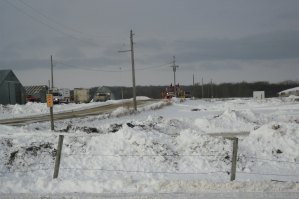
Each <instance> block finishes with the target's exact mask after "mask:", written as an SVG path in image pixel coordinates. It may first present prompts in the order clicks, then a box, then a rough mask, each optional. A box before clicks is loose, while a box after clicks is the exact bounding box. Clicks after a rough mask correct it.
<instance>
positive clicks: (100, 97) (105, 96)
mask: <svg viewBox="0 0 299 199" xmlns="http://www.w3.org/2000/svg"><path fill="white" fill-rule="evenodd" d="M110 96H111V94H110V93H96V95H95V96H94V98H93V100H94V101H95V102H105V101H107V100H110V99H111V98H110Z"/></svg>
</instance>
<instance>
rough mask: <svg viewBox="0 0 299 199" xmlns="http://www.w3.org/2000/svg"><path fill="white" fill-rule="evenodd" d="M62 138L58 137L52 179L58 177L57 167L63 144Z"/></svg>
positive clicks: (61, 136)
mask: <svg viewBox="0 0 299 199" xmlns="http://www.w3.org/2000/svg"><path fill="white" fill-rule="evenodd" d="M63 138H64V136H63V135H59V140H58V146H57V152H56V159H55V167H54V175H53V178H57V177H58V173H59V166H60V159H61V151H62V144H63Z"/></svg>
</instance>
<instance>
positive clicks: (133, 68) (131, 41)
mask: <svg viewBox="0 0 299 199" xmlns="http://www.w3.org/2000/svg"><path fill="white" fill-rule="evenodd" d="M133 35H134V34H133V31H132V30H131V31H130V44H131V49H130V50H120V51H118V52H119V53H123V52H131V62H132V81H133V104H134V110H135V111H137V102H136V85H135V64H134V42H133Z"/></svg>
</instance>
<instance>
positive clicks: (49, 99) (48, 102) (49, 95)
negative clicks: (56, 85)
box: [47, 94, 53, 107]
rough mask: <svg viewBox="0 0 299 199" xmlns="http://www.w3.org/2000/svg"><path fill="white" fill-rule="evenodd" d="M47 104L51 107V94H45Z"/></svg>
mask: <svg viewBox="0 0 299 199" xmlns="http://www.w3.org/2000/svg"><path fill="white" fill-rule="evenodd" d="M47 106H48V107H53V95H52V94H47Z"/></svg>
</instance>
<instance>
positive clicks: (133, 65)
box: [130, 30, 137, 111]
mask: <svg viewBox="0 0 299 199" xmlns="http://www.w3.org/2000/svg"><path fill="white" fill-rule="evenodd" d="M130 41H131V62H132V80H133V103H134V110H135V111H137V102H136V85H135V64H134V42H133V31H132V30H131V31H130Z"/></svg>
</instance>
